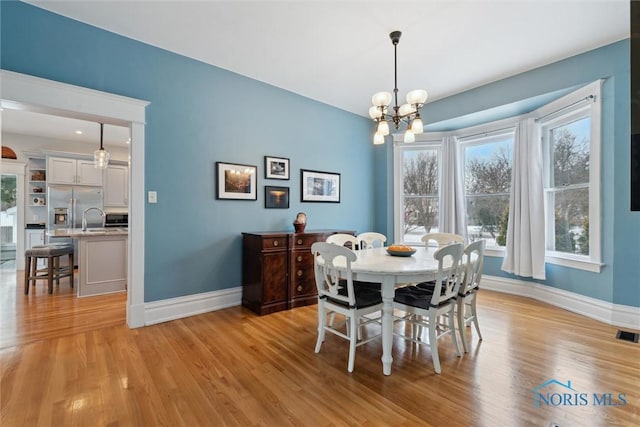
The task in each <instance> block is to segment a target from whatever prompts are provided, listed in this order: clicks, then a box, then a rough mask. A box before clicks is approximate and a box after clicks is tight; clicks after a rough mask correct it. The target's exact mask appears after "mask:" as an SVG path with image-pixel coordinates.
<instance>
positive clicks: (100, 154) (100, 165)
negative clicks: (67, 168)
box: [93, 123, 111, 169]
mask: <svg viewBox="0 0 640 427" xmlns="http://www.w3.org/2000/svg"><path fill="white" fill-rule="evenodd" d="M103 135H104V124H102V123H100V149H99V150H96V151H94V152H93V166H94V167H95V168H96V169H106V168H107V165H108V164H109V157H111V154H109V152H108V151H107V150H105V149H104V147H103V146H102V139H103Z"/></svg>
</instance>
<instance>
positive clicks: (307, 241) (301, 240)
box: [292, 234, 321, 249]
mask: <svg viewBox="0 0 640 427" xmlns="http://www.w3.org/2000/svg"><path fill="white" fill-rule="evenodd" d="M318 237H319V236H318V235H317V234H294V235H293V245H292V248H294V249H295V248H307V247H308V248H310V247H311V245H312V244H314V243H315V242H318V241H321V240H320V239H319V238H318Z"/></svg>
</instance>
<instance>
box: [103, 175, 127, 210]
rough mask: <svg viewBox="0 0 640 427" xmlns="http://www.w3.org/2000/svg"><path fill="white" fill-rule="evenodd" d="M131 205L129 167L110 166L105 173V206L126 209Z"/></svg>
mask: <svg viewBox="0 0 640 427" xmlns="http://www.w3.org/2000/svg"><path fill="white" fill-rule="evenodd" d="M128 205H129V167H128V166H125V165H109V166H108V167H107V169H106V170H105V172H104V206H105V207H124V208H126V207H127V206H128Z"/></svg>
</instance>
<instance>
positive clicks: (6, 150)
mask: <svg viewBox="0 0 640 427" xmlns="http://www.w3.org/2000/svg"><path fill="white" fill-rule="evenodd" d="M2 158H3V159H12V160H16V159H17V158H18V156H16V152H15V151H13V149H12V148H11V147H7V146H6V145H3V146H2Z"/></svg>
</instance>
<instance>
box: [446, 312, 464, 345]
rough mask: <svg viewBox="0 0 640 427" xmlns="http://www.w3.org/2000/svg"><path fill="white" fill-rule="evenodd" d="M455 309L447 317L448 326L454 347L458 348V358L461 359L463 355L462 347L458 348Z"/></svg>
mask: <svg viewBox="0 0 640 427" xmlns="http://www.w3.org/2000/svg"><path fill="white" fill-rule="evenodd" d="M453 309H454V306H452V307H451V309H450V310H449V314H448V316H447V317H448V318H449V325H448V327H449V335H451V340H453V346H454V347H455V348H456V354H457V355H458V357H461V356H462V353H461V352H460V347H459V346H458V336H457V335H456V324H455V317H454V313H453Z"/></svg>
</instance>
